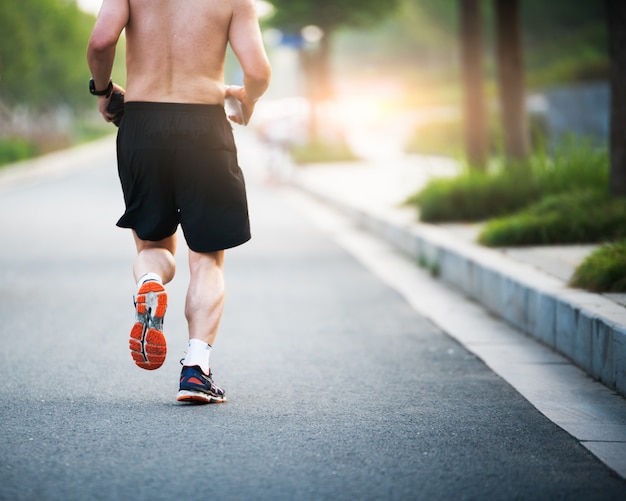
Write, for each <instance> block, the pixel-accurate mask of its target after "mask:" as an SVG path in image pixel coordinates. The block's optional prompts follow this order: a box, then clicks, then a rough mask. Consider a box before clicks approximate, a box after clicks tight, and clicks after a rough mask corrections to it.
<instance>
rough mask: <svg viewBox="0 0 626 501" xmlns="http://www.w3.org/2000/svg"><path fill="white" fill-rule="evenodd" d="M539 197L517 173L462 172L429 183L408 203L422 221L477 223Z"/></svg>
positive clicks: (525, 177)
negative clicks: (417, 208)
mask: <svg viewBox="0 0 626 501" xmlns="http://www.w3.org/2000/svg"><path fill="white" fill-rule="evenodd" d="M539 196H540V190H539V188H538V187H537V186H536V184H535V183H534V181H533V180H532V178H531V177H530V176H528V175H524V174H523V172H522V171H521V170H516V172H514V173H513V172H512V173H508V174H506V175H495V176H493V175H490V174H485V173H481V172H466V173H465V174H462V175H461V176H459V177H458V178H455V179H452V180H448V179H438V180H434V181H432V182H431V183H429V184H428V185H427V186H426V188H424V190H422V191H421V192H420V193H419V194H417V195H415V196H413V197H411V198H410V199H409V203H413V204H416V205H418V206H419V208H420V215H421V219H422V220H423V221H429V222H444V221H478V220H482V219H486V218H489V217H493V216H499V215H503V214H509V213H511V212H513V211H515V210H517V209H519V208H521V207H524V206H525V205H527V204H528V202H529V200H536V199H538V197H539Z"/></svg>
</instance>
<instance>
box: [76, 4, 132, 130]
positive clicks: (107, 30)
mask: <svg viewBox="0 0 626 501" xmlns="http://www.w3.org/2000/svg"><path fill="white" fill-rule="evenodd" d="M129 12H130V11H129V6H128V0H104V1H103V2H102V7H101V8H100V13H99V14H98V19H97V20H96V24H95V26H94V28H93V31H92V32H91V37H90V38H89V44H88V46H87V64H88V66H89V70H90V71H91V76H92V77H93V80H94V84H95V87H96V89H97V90H103V89H106V87H107V85H108V84H109V80H110V79H111V71H112V69H113V60H114V59H115V48H116V46H117V41H118V40H119V37H120V34H121V33H122V30H123V29H124V27H125V26H126V24H127V23H128V16H129ZM116 90H123V89H121V87H119V86H116ZM108 101H109V99H107V98H103V97H99V98H98V108H99V109H100V112H101V113H102V114H103V115H104V116H105V118H107V116H106V105H107V104H108ZM107 119H108V118H107Z"/></svg>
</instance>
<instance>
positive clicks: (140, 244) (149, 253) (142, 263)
mask: <svg viewBox="0 0 626 501" xmlns="http://www.w3.org/2000/svg"><path fill="white" fill-rule="evenodd" d="M133 236H134V238H135V245H136V246H137V257H136V258H135V262H134V263H133V275H134V276H135V281H137V282H139V279H140V278H141V277H143V276H144V275H145V274H147V273H156V274H157V275H159V276H160V277H161V280H162V281H163V283H164V284H167V283H168V282H171V281H172V279H173V278H174V274H175V273H176V261H175V260H174V254H175V253H176V234H174V235H171V236H169V237H167V238H165V239H163V240H159V241H157V242H152V241H150V240H142V239H140V238H139V237H138V236H137V234H136V233H135V232H134V231H133Z"/></svg>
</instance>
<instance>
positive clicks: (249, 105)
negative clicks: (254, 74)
mask: <svg viewBox="0 0 626 501" xmlns="http://www.w3.org/2000/svg"><path fill="white" fill-rule="evenodd" d="M224 97H234V98H235V99H237V100H238V101H239V102H240V103H241V111H242V112H243V117H239V116H237V115H228V118H229V119H230V120H232V121H233V122H235V123H238V124H239V125H247V124H248V122H249V121H250V117H252V113H253V112H254V105H255V104H256V103H255V102H254V101H251V100H250V99H249V98H248V94H247V93H246V88H245V87H241V86H239V85H227V86H226V90H225V92H224ZM242 118H243V120H242Z"/></svg>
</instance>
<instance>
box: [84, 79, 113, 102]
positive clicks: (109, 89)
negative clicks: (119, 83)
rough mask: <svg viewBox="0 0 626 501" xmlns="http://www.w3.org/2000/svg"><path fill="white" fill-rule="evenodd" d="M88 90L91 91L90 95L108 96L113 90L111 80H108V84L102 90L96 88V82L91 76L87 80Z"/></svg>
mask: <svg viewBox="0 0 626 501" xmlns="http://www.w3.org/2000/svg"><path fill="white" fill-rule="evenodd" d="M89 92H91V95H92V96H106V97H109V96H110V95H111V93H112V92H113V80H109V85H107V88H106V89H104V90H96V84H95V83H94V81H93V78H91V79H90V80H89Z"/></svg>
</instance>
